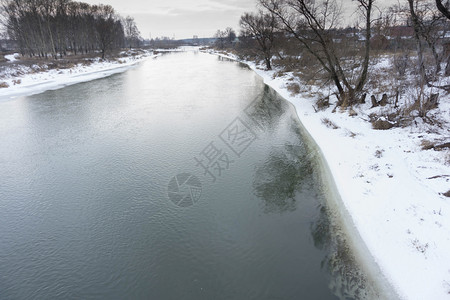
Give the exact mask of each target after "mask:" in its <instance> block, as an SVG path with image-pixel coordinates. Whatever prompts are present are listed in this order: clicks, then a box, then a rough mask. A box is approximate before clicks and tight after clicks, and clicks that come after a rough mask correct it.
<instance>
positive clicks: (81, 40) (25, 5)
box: [0, 0, 140, 58]
mask: <svg viewBox="0 0 450 300" xmlns="http://www.w3.org/2000/svg"><path fill="white" fill-rule="evenodd" d="M0 3H1V7H0V9H1V11H2V23H3V26H4V27H5V28H6V31H7V33H8V35H9V37H10V38H11V39H12V40H14V41H16V43H17V44H18V47H19V50H20V52H21V54H22V55H29V56H39V57H47V56H48V55H51V56H53V57H54V58H57V57H58V56H59V57H62V56H65V55H67V54H68V52H70V53H73V54H78V53H80V54H81V53H89V52H93V51H101V53H102V57H103V58H104V57H105V53H106V51H107V50H112V49H117V48H122V47H124V46H127V47H132V46H136V45H138V43H139V40H140V33H139V30H138V29H137V26H136V24H135V22H134V19H133V18H131V17H127V18H125V19H122V18H121V17H120V16H119V15H118V14H117V13H116V12H115V11H114V8H113V7H112V6H110V5H103V4H99V5H90V4H87V3H82V2H76V1H71V0H41V1H35V0H1V1H0Z"/></svg>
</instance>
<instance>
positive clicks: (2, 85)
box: [0, 82, 9, 89]
mask: <svg viewBox="0 0 450 300" xmlns="http://www.w3.org/2000/svg"><path fill="white" fill-rule="evenodd" d="M8 87H9V84H8V83H6V82H0V89H4V88H8Z"/></svg>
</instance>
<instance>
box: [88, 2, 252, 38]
mask: <svg viewBox="0 0 450 300" xmlns="http://www.w3.org/2000/svg"><path fill="white" fill-rule="evenodd" d="M83 2H87V3H90V4H99V3H102V4H110V5H111V6H113V7H114V8H115V9H116V11H117V12H118V13H119V14H120V15H122V16H123V17H125V16H127V15H130V16H132V17H134V19H135V20H136V23H137V25H138V27H139V30H140V31H141V35H142V37H144V38H149V36H150V33H151V36H152V38H155V37H159V36H168V37H173V35H175V38H176V39H180V38H192V36H193V35H198V36H199V37H211V36H213V35H214V33H215V32H216V31H217V29H225V28H226V27H228V26H231V27H233V28H235V29H236V30H238V25H239V18H240V16H241V15H242V14H243V13H244V12H247V11H254V10H256V0H195V1H188V0H164V1H160V0H125V1H124V0H84V1H83Z"/></svg>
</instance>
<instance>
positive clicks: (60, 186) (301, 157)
mask: <svg viewBox="0 0 450 300" xmlns="http://www.w3.org/2000/svg"><path fill="white" fill-rule="evenodd" d="M314 161H315V153H314V152H311V151H310V150H308V147H307V146H306V145H305V142H304V140H303V138H302V135H301V133H300V124H299V121H298V119H297V116H296V114H295V111H294V109H293V108H292V107H291V106H290V105H289V104H288V103H287V102H285V101H284V100H283V99H281V98H280V97H279V96H278V95H277V94H276V93H275V92H274V91H272V90H271V89H270V88H268V87H267V86H265V85H264V84H263V82H262V80H261V79H260V78H259V77H258V76H257V75H256V74H255V73H254V72H252V71H251V70H249V69H248V68H246V67H245V66H243V65H240V64H238V63H234V62H230V61H227V60H224V59H220V58H217V57H215V56H211V55H207V54H202V53H195V52H188V53H176V54H167V55H164V56H162V57H159V58H157V59H153V60H149V61H147V62H145V63H143V64H141V65H139V66H138V67H136V68H134V69H132V70H130V71H128V72H125V73H122V74H116V75H113V76H111V77H108V78H104V79H100V80H95V81H92V82H88V83H82V84H77V85H73V86H69V87H66V88H63V89H58V90H55V91H47V92H45V93H42V94H39V95H33V96H30V97H23V98H17V99H13V100H10V101H4V102H0V170H1V172H0V298H1V299H55V298H60V299H98V298H103V299H339V298H341V299H360V298H365V297H366V295H367V294H368V293H372V292H373V291H372V290H371V288H370V286H371V284H368V283H367V279H366V277H365V275H364V274H363V273H362V272H361V270H360V269H359V268H358V267H357V266H356V264H355V260H354V258H353V255H352V251H351V249H350V248H349V247H348V246H347V243H346V242H345V237H344V236H343V235H342V233H340V234H336V233H337V232H339V229H338V227H339V226H338V224H337V223H336V222H335V223H333V219H332V218H330V217H329V216H330V214H331V213H330V209H329V208H327V206H326V205H325V201H324V197H323V193H322V190H321V188H320V185H319V184H318V180H317V171H316V168H315V167H314Z"/></svg>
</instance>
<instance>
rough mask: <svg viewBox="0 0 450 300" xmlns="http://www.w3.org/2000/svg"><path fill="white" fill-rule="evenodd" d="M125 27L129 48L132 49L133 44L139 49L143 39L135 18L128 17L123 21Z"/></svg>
mask: <svg viewBox="0 0 450 300" xmlns="http://www.w3.org/2000/svg"><path fill="white" fill-rule="evenodd" d="M123 25H124V29H125V39H126V41H127V45H128V47H129V48H130V49H131V47H132V45H133V44H134V45H135V47H138V46H139V41H140V38H141V33H140V32H139V29H138V28H137V25H136V22H135V21H134V18H132V17H130V16H127V17H126V18H125V19H124V20H123Z"/></svg>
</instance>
